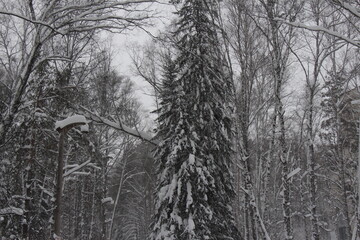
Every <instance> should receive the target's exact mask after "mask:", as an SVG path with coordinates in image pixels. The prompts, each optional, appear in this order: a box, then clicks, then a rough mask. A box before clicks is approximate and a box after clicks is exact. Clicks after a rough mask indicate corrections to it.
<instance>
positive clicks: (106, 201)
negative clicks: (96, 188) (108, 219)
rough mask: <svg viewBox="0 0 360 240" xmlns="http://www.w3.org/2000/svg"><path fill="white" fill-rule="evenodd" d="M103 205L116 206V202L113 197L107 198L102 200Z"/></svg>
mask: <svg viewBox="0 0 360 240" xmlns="http://www.w3.org/2000/svg"><path fill="white" fill-rule="evenodd" d="M101 203H102V204H104V203H110V204H114V200H113V199H112V197H106V198H103V199H101Z"/></svg>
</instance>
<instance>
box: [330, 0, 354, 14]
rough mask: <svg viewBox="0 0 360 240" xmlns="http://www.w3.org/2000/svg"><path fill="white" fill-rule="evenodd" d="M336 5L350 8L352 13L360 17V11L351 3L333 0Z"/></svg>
mask: <svg viewBox="0 0 360 240" xmlns="http://www.w3.org/2000/svg"><path fill="white" fill-rule="evenodd" d="M333 2H334V3H335V4H336V5H340V6H341V7H343V8H344V9H346V10H348V11H349V12H350V13H351V14H353V15H354V16H355V17H358V18H360V12H359V11H358V10H357V9H356V8H355V7H354V6H352V5H351V4H349V3H346V2H345V1H339V0H334V1H333Z"/></svg>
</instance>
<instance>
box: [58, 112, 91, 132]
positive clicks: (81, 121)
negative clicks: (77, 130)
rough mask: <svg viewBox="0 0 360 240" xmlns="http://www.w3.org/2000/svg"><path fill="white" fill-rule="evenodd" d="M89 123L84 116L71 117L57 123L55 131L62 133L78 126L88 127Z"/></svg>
mask: <svg viewBox="0 0 360 240" xmlns="http://www.w3.org/2000/svg"><path fill="white" fill-rule="evenodd" d="M87 123H88V121H86V118H85V117H84V116H82V115H73V116H71V117H68V118H66V119H64V120H61V121H56V122H55V130H56V131H61V130H63V129H64V128H67V127H72V126H76V125H87Z"/></svg>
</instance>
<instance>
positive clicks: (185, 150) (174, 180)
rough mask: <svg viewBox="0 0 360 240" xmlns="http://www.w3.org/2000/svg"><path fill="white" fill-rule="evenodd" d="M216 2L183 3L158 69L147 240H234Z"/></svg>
mask: <svg viewBox="0 0 360 240" xmlns="http://www.w3.org/2000/svg"><path fill="white" fill-rule="evenodd" d="M217 9H218V2H217V1H216V0H196V1H193V0H185V1H183V3H182V6H181V8H180V10H179V11H178V12H177V14H178V16H179V18H178V21H177V23H176V29H177V30H176V31H175V34H174V39H177V40H176V44H175V49H176V52H177V54H176V57H175V59H174V60H171V59H168V61H167V63H166V64H165V68H164V72H165V73H164V84H163V90H162V102H161V105H160V109H159V119H158V120H159V130H158V135H157V137H158V138H159V140H160V144H159V146H158V148H157V151H156V156H157V160H158V161H159V173H158V174H159V179H158V181H159V182H158V189H157V199H156V201H157V202H156V214H155V218H154V223H153V232H152V234H151V236H150V238H151V239H152V240H160V239H161V240H163V239H166V240H170V239H184V240H185V239H192V240H195V239H234V240H235V239H240V238H241V237H240V235H239V233H238V231H237V230H236V228H235V224H234V219H233V217H232V209H231V206H230V204H231V200H232V198H233V197H234V195H235V193H234V190H233V185H232V174H231V172H230V165H231V160H230V157H231V142H232V140H231V137H232V134H231V124H232V121H231V117H230V114H231V97H232V95H233V92H232V90H231V89H232V83H231V80H230V78H229V74H228V73H227V68H226V64H225V63H226V61H225V60H224V58H223V56H222V53H221V43H220V42H219V39H218V33H217V25H216V18H217Z"/></svg>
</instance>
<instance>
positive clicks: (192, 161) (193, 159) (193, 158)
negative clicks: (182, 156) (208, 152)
mask: <svg viewBox="0 0 360 240" xmlns="http://www.w3.org/2000/svg"><path fill="white" fill-rule="evenodd" d="M189 163H190V164H191V165H193V164H194V163H195V155H194V154H191V153H190V154H189Z"/></svg>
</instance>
